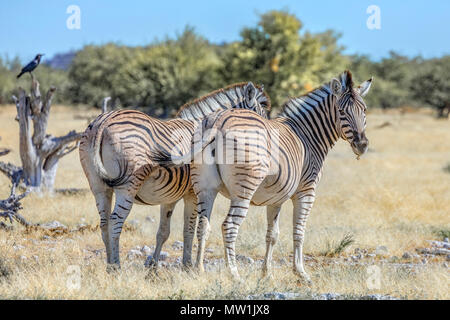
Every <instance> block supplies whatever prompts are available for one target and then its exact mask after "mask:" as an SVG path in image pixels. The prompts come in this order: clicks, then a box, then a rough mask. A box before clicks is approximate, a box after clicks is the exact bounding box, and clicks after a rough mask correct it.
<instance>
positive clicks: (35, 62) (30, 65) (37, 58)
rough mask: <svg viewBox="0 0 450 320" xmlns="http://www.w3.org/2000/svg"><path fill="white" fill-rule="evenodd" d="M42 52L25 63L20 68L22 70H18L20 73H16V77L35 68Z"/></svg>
mask: <svg viewBox="0 0 450 320" xmlns="http://www.w3.org/2000/svg"><path fill="white" fill-rule="evenodd" d="M43 55H44V54H41V53H39V54H38V55H36V57H35V58H34V60H33V61H31V62H30V63H29V64H27V65H26V66H25V67H23V68H22V71H20V73H19V74H18V75H17V79H19V78H20V77H21V76H22V75H23V74H24V73H27V72H30V73H31V71H33V70H34V69H36V67H37V66H38V65H39V63H40V62H41V57H42V56H43Z"/></svg>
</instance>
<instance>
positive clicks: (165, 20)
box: [0, 0, 450, 60]
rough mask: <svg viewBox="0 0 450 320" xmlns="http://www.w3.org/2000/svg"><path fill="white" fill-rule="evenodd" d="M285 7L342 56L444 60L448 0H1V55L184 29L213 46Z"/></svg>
mask: <svg viewBox="0 0 450 320" xmlns="http://www.w3.org/2000/svg"><path fill="white" fill-rule="evenodd" d="M69 5H78V6H79V7H80V9H81V29H80V30H69V29H68V28H67V27H66V20H67V18H68V17H69V14H67V13H66V9H67V7H68V6H69ZM369 5H377V6H379V7H380V10H381V30H369V29H368V28H367V26H366V21H367V19H368V17H369V14H367V13H366V9H367V7H368V6H369ZM271 9H288V10H289V11H290V12H291V13H294V14H295V15H296V16H297V17H299V18H300V19H301V20H302V22H303V24H304V28H303V30H308V31H311V32H322V31H325V30H326V29H335V30H337V31H338V32H341V33H342V38H341V40H340V44H342V45H344V46H345V47H346V48H347V49H346V51H345V52H346V53H349V54H353V53H360V54H367V55H369V56H371V57H372V58H374V59H380V58H381V57H385V56H387V55H388V52H389V51H390V50H395V51H397V52H398V53H400V54H404V55H408V56H416V55H422V56H424V57H426V58H429V57H436V56H442V55H444V54H450V27H449V25H448V23H449V21H450V1H448V0H428V1H423V0H422V1H419V0H410V1H400V0H391V1H385V0H370V1H366V0H346V1H332V0H329V1H327V0H322V1H303V0H295V1H294V0H291V1H289V0H281V1H278V0H277V1H274V0H270V1H269V0H246V1H237V0H226V1H215V0H209V1H206V0H190V1H174V0H163V1H161V0H158V1H154V0H147V1H145V0H139V1H138V0H135V1H133V0H129V1H124V0H121V1H111V0H109V1H107V0H68V1H67V0H39V1H24V0H14V1H1V3H0V39H1V42H0V43H1V46H0V56H2V57H4V56H5V55H7V56H9V57H10V58H12V57H14V56H16V55H18V56H19V57H20V58H21V59H22V60H29V59H31V58H33V57H34V55H35V54H36V53H37V52H44V53H46V55H47V57H49V56H50V57H51V56H53V55H54V54H55V53H59V52H66V51H69V50H72V49H79V48H81V47H82V46H83V45H86V44H92V43H95V44H101V43H106V42H110V41H113V42H117V43H121V44H126V45H133V46H134V45H145V44H148V43H150V42H152V41H153V40H154V39H162V38H164V37H165V36H166V35H168V36H172V37H173V36H175V35H176V33H177V32H178V33H179V32H181V31H182V30H183V28H184V26H185V25H187V24H189V25H191V26H194V27H195V29H196V30H197V32H199V33H200V34H201V35H203V36H205V37H206V38H208V39H209V40H210V41H212V42H215V43H221V42H224V41H227V42H228V41H233V40H237V39H239V31H240V30H241V29H242V27H244V26H254V25H255V24H256V22H257V21H258V14H259V13H263V12H266V11H268V10H271Z"/></svg>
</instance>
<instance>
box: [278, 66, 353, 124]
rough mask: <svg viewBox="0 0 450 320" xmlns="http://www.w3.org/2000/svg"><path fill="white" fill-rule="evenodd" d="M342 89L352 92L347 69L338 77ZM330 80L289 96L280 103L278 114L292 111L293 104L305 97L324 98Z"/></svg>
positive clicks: (328, 90)
mask: <svg viewBox="0 0 450 320" xmlns="http://www.w3.org/2000/svg"><path fill="white" fill-rule="evenodd" d="M338 79H339V81H340V83H341V85H342V90H343V91H349V90H350V91H352V92H353V78H352V73H351V72H350V71H349V70H346V71H344V72H343V73H341V74H340V75H339V77H338ZM330 84H331V81H330V82H326V83H324V84H322V85H321V86H319V87H317V88H315V89H313V90H311V91H309V92H307V93H305V94H302V95H300V96H298V97H290V98H289V99H288V100H287V101H286V102H285V103H283V104H282V106H283V107H282V108H281V112H280V114H279V115H280V116H285V115H288V113H289V111H290V112H292V109H293V108H292V107H293V104H298V103H299V102H300V105H303V103H301V101H305V100H306V98H313V99H314V100H317V98H318V97H321V98H325V97H327V96H328V95H330V94H331V86H330ZM306 104H307V103H306ZM295 108H298V106H295Z"/></svg>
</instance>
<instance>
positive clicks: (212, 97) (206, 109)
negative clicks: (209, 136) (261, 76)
mask: <svg viewBox="0 0 450 320" xmlns="http://www.w3.org/2000/svg"><path fill="white" fill-rule="evenodd" d="M247 84H248V82H239V83H235V84H232V85H229V86H226V87H224V88H221V89H217V90H215V91H213V92H210V93H208V94H207V95H205V96H202V97H200V98H197V99H195V100H192V101H190V102H188V103H185V104H184V105H183V106H181V108H180V109H179V110H178V112H177V113H176V115H175V117H179V118H187V119H191V120H192V119H194V120H199V119H201V118H203V117H204V116H205V115H207V114H209V113H212V112H214V111H216V110H219V109H226V108H231V107H232V106H231V101H230V96H231V97H232V98H238V99H236V100H240V99H243V96H244V88H245V86H246V85H247ZM255 87H256V88H257V89H259V90H261V89H262V87H261V86H260V85H255ZM256 99H257V100H258V101H259V102H260V103H261V104H263V105H265V106H266V107H265V108H266V110H267V111H270V108H271V103H270V97H269V95H268V94H267V93H266V92H264V91H263V92H262V93H260V94H259V96H257V98H256ZM194 114H195V115H197V114H198V115H199V116H198V117H197V116H193V115H194Z"/></svg>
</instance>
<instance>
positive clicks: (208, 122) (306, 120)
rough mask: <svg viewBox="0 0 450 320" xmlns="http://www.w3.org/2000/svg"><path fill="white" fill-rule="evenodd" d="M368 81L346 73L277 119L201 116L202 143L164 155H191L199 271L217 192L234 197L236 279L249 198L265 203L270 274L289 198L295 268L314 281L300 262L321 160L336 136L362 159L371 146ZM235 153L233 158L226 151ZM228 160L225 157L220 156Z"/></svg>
mask: <svg viewBox="0 0 450 320" xmlns="http://www.w3.org/2000/svg"><path fill="white" fill-rule="evenodd" d="M371 83H372V79H370V80H368V81H365V82H364V83H362V84H361V85H360V86H358V87H354V85H353V81H352V75H351V73H350V72H349V71H346V72H344V73H342V74H341V75H340V76H339V78H338V79H333V80H332V81H331V82H329V83H326V84H324V85H322V86H320V87H319V88H317V89H315V90H313V91H311V92H309V93H307V94H306V95H303V96H300V97H297V98H291V99H290V100H289V101H287V102H286V103H285V104H284V106H283V109H282V112H281V114H280V115H279V116H278V117H277V118H275V119H273V120H268V119H264V118H262V117H260V116H258V115H257V114H255V113H254V112H251V111H248V110H225V111H222V112H219V113H217V114H214V115H213V116H211V117H209V116H208V117H206V118H205V119H204V120H203V126H202V130H203V133H202V134H199V135H197V133H195V134H194V137H197V136H198V137H199V144H197V141H196V140H195V139H194V141H193V143H194V150H193V151H192V152H190V153H187V154H185V155H183V156H181V157H179V156H177V155H173V156H172V157H171V159H170V160H169V159H168V158H167V157H164V156H161V159H160V163H161V164H162V163H166V165H169V166H170V165H173V164H174V163H180V162H183V161H184V162H190V161H191V160H192V159H194V161H193V163H192V164H191V176H192V184H193V188H194V191H195V193H196V195H197V197H198V209H197V211H198V212H199V213H200V218H199V219H200V220H199V225H198V231H197V232H198V237H199V251H198V255H197V265H198V267H199V268H200V270H202V268H203V250H204V246H205V241H206V239H207V237H208V234H209V230H210V227H209V219H210V214H211V210H212V206H213V202H214V199H215V198H216V195H217V193H218V192H220V193H222V194H223V195H224V196H226V197H228V198H229V199H230V200H231V206H230V210H229V212H228V214H227V216H226V219H225V221H224V222H223V224H222V233H223V239H224V245H225V257H226V261H227V264H228V266H229V268H230V271H231V273H232V275H233V276H234V277H237V278H238V277H239V273H238V270H237V267H236V258H235V242H236V238H237V235H238V230H239V227H240V225H241V223H242V222H243V220H244V219H245V217H246V215H247V211H248V208H249V206H250V204H253V205H257V206H267V224H268V227H267V234H266V255H265V261H264V265H263V271H264V273H266V274H267V273H269V272H270V269H271V260H272V251H273V246H274V244H275V243H276V241H277V239H278V234H279V227H278V221H279V214H280V209H281V205H282V204H283V203H284V202H285V201H287V200H288V199H291V200H292V201H293V204H294V210H293V211H294V212H293V241H294V271H295V272H296V273H297V274H298V275H299V276H300V277H302V278H304V279H305V280H308V281H309V276H308V275H307V273H306V272H305V269H304V267H303V254H302V248H303V241H304V234H305V224H306V220H307V217H308V215H309V213H310V211H311V208H312V206H313V203H314V200H315V190H316V186H317V184H318V182H319V180H320V177H321V173H322V167H323V163H324V160H325V157H326V155H327V153H328V152H329V151H330V149H331V148H332V147H333V145H334V144H335V142H336V141H337V140H338V139H339V138H342V139H344V140H346V141H348V142H349V143H350V145H351V147H352V149H353V152H354V153H355V154H356V155H357V156H358V158H359V156H360V155H362V154H364V153H365V152H366V150H367V148H368V140H367V137H366V135H365V128H366V105H365V103H364V101H363V99H362V97H364V96H365V95H366V94H367V93H368V91H369V89H370V86H371ZM213 142H214V143H213ZM207 146H208V147H207ZM230 151H231V161H229V160H230V157H229V156H228V155H226V154H227V153H228V152H230ZM224 154H225V156H224ZM224 158H226V159H227V161H223V159H224ZM206 159H213V160H214V161H211V160H209V161H206Z"/></svg>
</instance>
